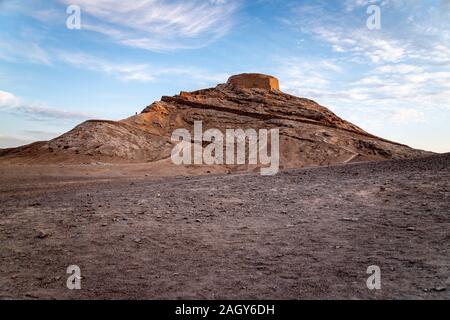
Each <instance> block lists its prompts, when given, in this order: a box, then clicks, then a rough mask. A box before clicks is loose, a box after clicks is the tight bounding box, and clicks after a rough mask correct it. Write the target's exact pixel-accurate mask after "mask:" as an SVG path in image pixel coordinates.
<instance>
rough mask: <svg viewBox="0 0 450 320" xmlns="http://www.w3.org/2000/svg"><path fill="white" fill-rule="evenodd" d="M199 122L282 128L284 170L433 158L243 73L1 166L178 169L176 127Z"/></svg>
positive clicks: (39, 145) (12, 156) (84, 126)
mask: <svg viewBox="0 0 450 320" xmlns="http://www.w3.org/2000/svg"><path fill="white" fill-rule="evenodd" d="M197 120H201V121H203V128H204V130H207V129H209V128H217V129H219V130H222V129H225V128H231V129H232V128H236V129H237V128H242V129H247V128H254V129H256V130H258V129H262V128H264V129H271V128H279V130H280V165H281V168H295V167H304V166H314V165H328V164H341V163H347V162H358V161H366V160H383V159H403V158H413V157H417V156H423V155H427V154H431V153H429V152H425V151H421V150H415V149H412V148H410V147H408V146H405V145H402V144H399V143H395V142H392V141H388V140H385V139H382V138H379V137H376V136H374V135H372V134H370V133H367V132H365V131H364V130H362V129H361V128H359V127H357V126H356V125H354V124H352V123H350V122H348V121H345V120H343V119H341V118H339V117H338V116H337V115H335V114H334V113H333V112H331V111H330V110H329V109H327V108H326V107H323V106H321V105H319V104H318V103H316V102H314V101H312V100H309V99H306V98H299V97H295V96H292V95H289V94H286V93H283V92H281V91H280V89H279V82H278V80H277V79H276V78H274V77H272V76H268V75H263V74H240V75H235V76H232V77H230V79H229V80H228V81H227V83H225V84H219V85H217V86H216V87H215V88H209V89H203V90H198V91H193V92H181V93H180V94H178V95H175V96H172V97H168V96H163V97H162V98H161V100H160V101H156V102H153V103H152V104H151V105H149V106H147V107H146V108H145V109H144V110H143V111H142V112H141V113H140V114H137V115H135V116H132V117H129V118H127V119H124V120H120V121H110V120H88V121H85V122H83V123H81V124H80V125H78V126H77V127H75V128H74V129H72V130H71V131H69V132H67V133H65V134H63V135H61V136H59V137H57V138H55V139H52V140H50V141H44V142H35V143H32V144H29V145H26V146H22V147H18V148H10V149H3V150H0V161H1V162H3V163H11V164H51V163H65V164H89V163H99V162H100V163H122V164H123V163H148V162H158V161H163V162H164V163H165V165H172V164H171V163H169V161H167V159H168V158H169V157H170V152H171V150H172V148H173V143H172V142H171V139H170V138H171V134H172V132H173V131H174V130H175V129H177V128H186V129H188V130H192V128H193V124H194V121H197ZM169 160H170V159H169ZM248 169H250V168H248V167H246V166H240V167H238V166H232V167H230V166H228V167H226V168H225V170H228V171H236V170H248ZM253 169H254V168H253Z"/></svg>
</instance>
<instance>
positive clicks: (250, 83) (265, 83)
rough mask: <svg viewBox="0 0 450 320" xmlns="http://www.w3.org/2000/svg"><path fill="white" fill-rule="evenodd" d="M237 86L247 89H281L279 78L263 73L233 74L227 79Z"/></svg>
mask: <svg viewBox="0 0 450 320" xmlns="http://www.w3.org/2000/svg"><path fill="white" fill-rule="evenodd" d="M227 83H228V84H231V85H233V86H235V87H240V88H247V89H265V90H280V84H279V82H278V79H277V78H275V77H272V76H268V75H265V74H261V73H242V74H238V75H235V76H232V77H230V78H229V79H228V81H227Z"/></svg>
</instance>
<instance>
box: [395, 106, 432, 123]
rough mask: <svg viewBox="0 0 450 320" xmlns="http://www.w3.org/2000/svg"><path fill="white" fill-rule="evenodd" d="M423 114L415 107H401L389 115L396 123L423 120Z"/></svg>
mask: <svg viewBox="0 0 450 320" xmlns="http://www.w3.org/2000/svg"><path fill="white" fill-rule="evenodd" d="M424 116H425V114H424V113H423V112H422V111H418V110H416V109H406V108H401V109H397V110H394V111H393V112H392V115H391V120H392V121H393V122H397V123H402V124H405V123H411V122H417V121H423V119H424Z"/></svg>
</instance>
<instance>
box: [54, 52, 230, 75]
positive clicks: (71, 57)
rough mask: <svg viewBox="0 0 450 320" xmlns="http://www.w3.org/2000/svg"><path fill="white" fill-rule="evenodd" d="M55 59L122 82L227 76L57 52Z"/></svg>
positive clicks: (199, 70) (198, 70)
mask: <svg viewBox="0 0 450 320" xmlns="http://www.w3.org/2000/svg"><path fill="white" fill-rule="evenodd" d="M56 57H57V59H59V60H61V61H63V62H64V63H68V64H70V65H72V66H74V67H78V68H83V69H87V70H92V71H96V72H102V73H105V74H107V75H111V76H114V77H116V78H117V79H119V80H122V81H140V82H149V81H155V80H161V79H162V78H170V77H175V76H183V77H184V78H186V79H191V80H194V81H197V82H221V81H224V80H226V79H227V77H228V75H227V74H224V73H211V72H208V71H206V70H203V69H201V68H197V67H186V66H172V67H164V66H157V65H149V64H133V63H126V64H123V63H116V62H113V61H110V60H106V59H103V58H100V57H96V56H91V55H88V54H84V53H71V52H63V51H59V52H57V54H56Z"/></svg>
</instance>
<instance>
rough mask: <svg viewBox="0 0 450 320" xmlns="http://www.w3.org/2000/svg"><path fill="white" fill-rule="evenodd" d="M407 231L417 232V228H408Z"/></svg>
mask: <svg viewBox="0 0 450 320" xmlns="http://www.w3.org/2000/svg"><path fill="white" fill-rule="evenodd" d="M406 230H408V231H416V228H414V227H408V228H406Z"/></svg>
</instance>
